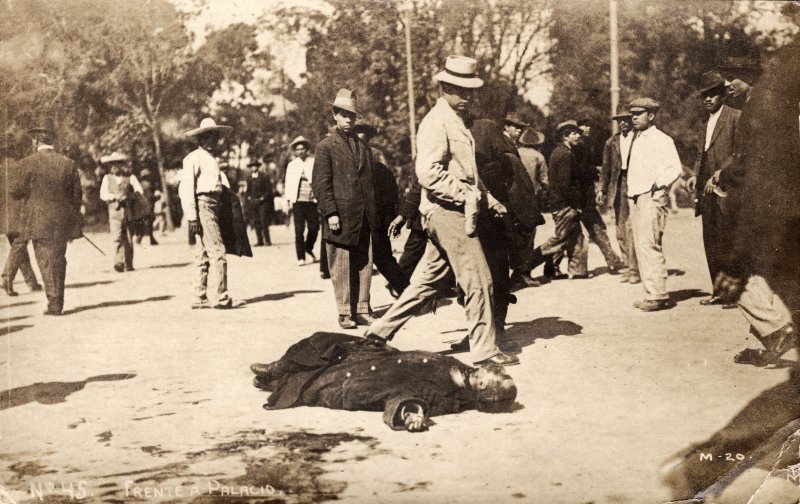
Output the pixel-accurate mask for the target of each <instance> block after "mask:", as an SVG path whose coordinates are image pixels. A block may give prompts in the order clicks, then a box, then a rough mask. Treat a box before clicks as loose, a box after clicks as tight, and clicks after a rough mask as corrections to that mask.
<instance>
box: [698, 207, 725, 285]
mask: <svg viewBox="0 0 800 504" xmlns="http://www.w3.org/2000/svg"><path fill="white" fill-rule="evenodd" d="M700 204H701V205H702V213H701V218H702V221H703V246H704V248H705V252H706V262H707V263H708V272H709V274H710V275H711V285H714V280H715V279H716V278H717V274H718V273H719V272H720V271H722V258H723V257H725V254H726V253H727V252H728V244H727V240H726V237H727V233H726V232H725V229H724V228H723V225H722V222H723V216H722V210H721V209H720V207H719V197H718V196H717V195H716V194H705V195H703V200H702V202H701V203H700ZM728 232H730V231H728Z"/></svg>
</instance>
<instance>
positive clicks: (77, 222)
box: [12, 128, 83, 315]
mask: <svg viewBox="0 0 800 504" xmlns="http://www.w3.org/2000/svg"><path fill="white" fill-rule="evenodd" d="M31 134H32V135H33V145H34V148H35V149H36V152H35V153H34V154H31V155H30V156H28V157H26V158H24V159H22V160H21V161H20V162H19V169H20V177H19V179H17V180H16V182H15V184H14V188H13V191H12V196H13V197H14V198H15V199H21V200H23V204H22V209H21V211H20V228H19V231H20V237H19V238H20V239H21V240H32V241H33V252H34V254H35V255H36V262H37V263H38V264H39V271H41V273H42V281H43V283H44V290H45V294H46V295H47V310H46V311H45V312H44V313H45V315H61V312H62V311H63V309H64V280H65V277H66V273H67V258H66V254H67V242H68V241H70V240H74V239H76V238H80V237H81V236H83V232H82V230H81V225H82V220H83V219H82V216H81V211H80V210H81V196H82V190H81V181H80V177H79V175H78V170H77V169H76V168H75V163H74V162H73V161H72V160H71V159H69V158H67V157H65V156H62V155H61V154H59V153H57V152H56V151H55V149H54V147H53V144H54V143H55V133H54V132H53V131H52V130H50V129H48V128H34V129H33V130H31Z"/></svg>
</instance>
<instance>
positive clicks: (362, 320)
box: [353, 313, 376, 326]
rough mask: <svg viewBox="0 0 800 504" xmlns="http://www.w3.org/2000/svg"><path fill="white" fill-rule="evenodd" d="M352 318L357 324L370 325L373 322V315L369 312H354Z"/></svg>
mask: <svg viewBox="0 0 800 504" xmlns="http://www.w3.org/2000/svg"><path fill="white" fill-rule="evenodd" d="M353 320H354V321H355V323H356V324H358V325H363V326H368V325H372V323H373V322H375V320H376V319H375V317H373V316H372V314H371V313H356V314H355V315H354V316H353Z"/></svg>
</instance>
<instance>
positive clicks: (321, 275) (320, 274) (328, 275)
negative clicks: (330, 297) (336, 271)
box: [319, 271, 331, 280]
mask: <svg viewBox="0 0 800 504" xmlns="http://www.w3.org/2000/svg"><path fill="white" fill-rule="evenodd" d="M319 277H320V278H321V279H323V280H328V279H330V277H331V274H330V273H326V272H324V271H320V272H319Z"/></svg>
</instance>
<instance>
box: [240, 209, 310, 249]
mask: <svg viewBox="0 0 800 504" xmlns="http://www.w3.org/2000/svg"><path fill="white" fill-rule="evenodd" d="M253 213H254V214H255V219H254V220H255V222H253V224H254V226H253V227H254V228H255V231H256V243H257V244H258V245H264V244H266V245H272V238H270V236H269V224H270V220H271V219H270V217H271V216H270V214H269V212H267V204H266V203H257V204H256V205H255V208H254V212H253ZM312 246H313V245H312Z"/></svg>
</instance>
